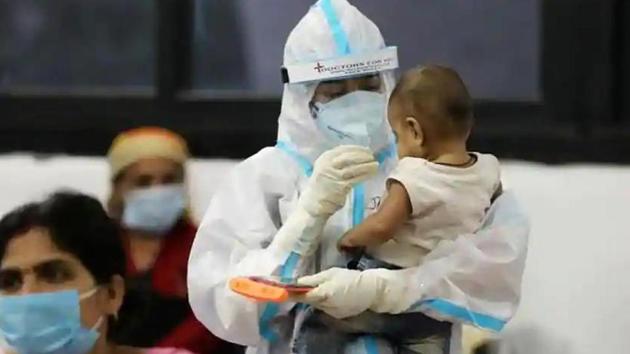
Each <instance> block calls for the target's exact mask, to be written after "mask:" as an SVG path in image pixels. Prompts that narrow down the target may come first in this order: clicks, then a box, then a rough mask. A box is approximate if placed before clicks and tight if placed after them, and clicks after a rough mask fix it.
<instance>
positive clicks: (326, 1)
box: [319, 0, 351, 56]
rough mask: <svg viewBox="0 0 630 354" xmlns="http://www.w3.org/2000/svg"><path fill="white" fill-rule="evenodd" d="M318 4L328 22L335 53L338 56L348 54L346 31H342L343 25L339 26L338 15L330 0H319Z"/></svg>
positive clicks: (348, 44)
mask: <svg viewBox="0 0 630 354" xmlns="http://www.w3.org/2000/svg"><path fill="white" fill-rule="evenodd" d="M319 6H320V8H321V9H322V11H323V12H324V16H325V17H326V22H328V26H330V30H331V32H332V35H333V38H334V39H335V44H336V45H337V54H338V55H339V56H345V55H348V54H350V53H351V50H350V42H349V41H348V36H347V35H346V31H344V29H343V27H342V26H341V22H340V21H339V17H338V16H337V12H336V11H335V8H334V7H333V4H332V2H331V0H320V1H319Z"/></svg>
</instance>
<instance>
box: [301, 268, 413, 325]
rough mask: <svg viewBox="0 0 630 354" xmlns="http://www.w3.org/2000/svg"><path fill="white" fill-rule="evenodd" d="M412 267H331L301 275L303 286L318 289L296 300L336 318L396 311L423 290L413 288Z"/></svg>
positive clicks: (406, 306) (406, 305)
mask: <svg viewBox="0 0 630 354" xmlns="http://www.w3.org/2000/svg"><path fill="white" fill-rule="evenodd" d="M413 274H414V272H413V268H410V269H403V270H387V269H370V270H366V271H363V272H361V271H357V270H350V269H344V268H331V269H329V270H326V271H323V272H321V273H318V274H315V275H311V276H306V277H302V278H300V279H299V280H298V283H299V284H300V285H306V286H314V287H316V288H315V289H313V290H311V291H310V292H308V293H306V294H305V295H300V296H298V297H295V298H294V300H295V301H298V302H303V303H307V304H310V305H312V306H314V307H315V308H318V309H320V310H322V311H324V312H326V313H327V314H329V315H330V316H333V317H335V318H340V319H341V318H347V317H352V316H356V315H358V314H360V313H362V312H365V311H367V310H371V311H374V312H379V313H392V314H397V313H401V312H404V311H406V310H408V309H409V308H410V307H411V306H412V305H413V302H414V300H415V299H418V298H420V295H419V294H418V293H419V292H420V289H414V288H413V287H414V284H415V283H414V282H413Z"/></svg>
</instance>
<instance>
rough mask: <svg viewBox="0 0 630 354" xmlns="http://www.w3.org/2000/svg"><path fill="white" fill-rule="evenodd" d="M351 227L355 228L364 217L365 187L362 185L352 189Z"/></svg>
mask: <svg viewBox="0 0 630 354" xmlns="http://www.w3.org/2000/svg"><path fill="white" fill-rule="evenodd" d="M352 193H353V194H352V195H353V198H352V226H353V227H357V226H358V225H359V224H360V223H361V222H362V221H363V217H364V216H365V186H364V185H363V183H360V184H357V185H356V186H354V188H352Z"/></svg>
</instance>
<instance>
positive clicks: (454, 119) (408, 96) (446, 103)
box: [392, 65, 474, 136]
mask: <svg viewBox="0 0 630 354" xmlns="http://www.w3.org/2000/svg"><path fill="white" fill-rule="evenodd" d="M392 98H401V99H402V103H403V105H404V107H405V109H406V110H407V111H408V112H406V113H407V114H410V115H412V116H415V113H416V112H417V111H419V110H423V111H425V113H430V114H429V115H430V116H432V117H433V119H436V120H437V122H438V123H441V124H437V126H436V130H437V131H436V133H438V134H439V135H442V136H449V135H453V134H455V135H467V134H468V132H469V131H470V129H471V128H472V125H473V123H474V114H473V102H472V98H471V96H470V93H469V92H468V89H467V88H466V84H465V83H464V81H463V80H462V78H461V77H460V76H459V74H458V73H457V72H456V71H455V70H453V69H451V68H448V67H445V66H440V65H427V66H424V67H417V68H414V69H411V70H409V71H407V72H405V73H404V74H403V76H402V77H401V79H400V81H399V82H398V84H397V85H396V87H395V88H394V90H393V92H392ZM429 107H430V108H429Z"/></svg>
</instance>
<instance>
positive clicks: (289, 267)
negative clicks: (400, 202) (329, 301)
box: [258, 141, 313, 342]
mask: <svg viewBox="0 0 630 354" xmlns="http://www.w3.org/2000/svg"><path fill="white" fill-rule="evenodd" d="M276 147H277V148H278V149H280V150H282V151H284V152H285V153H287V154H288V155H289V156H291V157H292V158H293V159H294V160H295V161H296V162H297V163H298V164H299V165H300V167H302V169H303V170H304V173H305V174H306V175H307V176H310V175H311V174H312V173H313V165H312V164H311V163H310V161H308V160H307V159H305V158H304V157H303V156H301V155H300V154H298V153H297V152H296V151H295V149H293V148H292V147H291V145H289V144H288V143H286V142H284V141H278V142H277V143H276ZM299 261H300V255H299V254H297V253H295V252H291V254H289V257H288V258H287V260H286V261H285V262H284V264H283V265H282V267H281V268H280V279H281V281H283V282H289V281H291V280H292V279H293V272H294V271H295V267H297V264H298V263H299ZM279 310H280V307H279V306H278V304H274V303H269V304H267V305H266V306H265V308H264V309H263V313H262V314H261V315H260V320H259V321H258V328H259V332H260V335H261V336H262V337H263V338H265V339H266V340H267V341H269V342H274V341H276V340H277V339H278V336H277V335H276V334H275V333H274V332H273V331H272V330H271V328H270V327H269V323H271V320H273V318H274V317H275V316H276V315H277V314H278V311H279Z"/></svg>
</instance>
